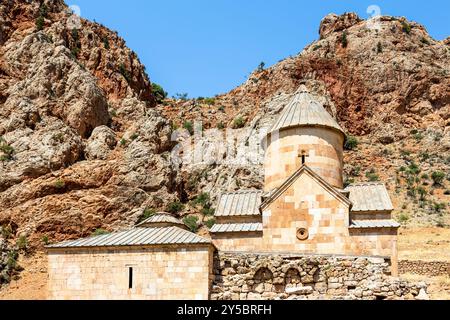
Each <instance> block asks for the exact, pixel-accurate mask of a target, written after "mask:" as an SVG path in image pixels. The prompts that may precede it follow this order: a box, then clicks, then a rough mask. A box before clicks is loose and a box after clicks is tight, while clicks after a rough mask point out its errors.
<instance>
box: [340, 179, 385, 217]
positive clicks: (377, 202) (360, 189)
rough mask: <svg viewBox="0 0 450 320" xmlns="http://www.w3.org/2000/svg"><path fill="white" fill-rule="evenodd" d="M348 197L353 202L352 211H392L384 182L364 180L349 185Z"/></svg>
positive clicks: (347, 189)
mask: <svg viewBox="0 0 450 320" xmlns="http://www.w3.org/2000/svg"><path fill="white" fill-rule="evenodd" d="M345 191H347V192H349V193H350V195H349V199H350V201H351V202H352V203H353V207H352V210H351V211H352V212H370V211H392V210H394V206H393V205H392V202H391V198H390V197H389V193H388V192H387V190H386V186H385V185H384V183H379V182H366V183H357V184H351V185H349V186H348V187H347V188H346V189H345Z"/></svg>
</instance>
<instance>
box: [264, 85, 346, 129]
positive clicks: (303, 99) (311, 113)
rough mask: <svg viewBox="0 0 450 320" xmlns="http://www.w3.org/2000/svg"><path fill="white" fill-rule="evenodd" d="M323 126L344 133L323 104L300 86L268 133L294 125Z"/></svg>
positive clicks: (293, 126)
mask: <svg viewBox="0 0 450 320" xmlns="http://www.w3.org/2000/svg"><path fill="white" fill-rule="evenodd" d="M306 126H310V127H325V128H330V129H333V130H336V131H338V132H340V133H342V134H343V135H345V133H344V130H343V129H342V128H341V126H340V125H339V124H338V123H337V122H336V120H335V119H334V118H333V117H332V116H331V115H330V114H329V113H328V112H327V111H326V110H325V108H324V107H323V105H322V104H321V103H320V102H319V101H317V99H316V98H315V97H314V96H313V95H312V94H310V93H309V92H308V91H307V89H306V87H304V86H303V87H301V88H300V89H299V90H298V91H297V93H296V94H295V96H294V98H293V99H292V100H291V101H290V102H289V103H288V104H287V106H286V107H285V108H284V110H283V111H282V113H281V115H280V116H279V117H278V119H277V120H276V122H275V123H274V124H273V126H272V128H271V129H270V130H269V132H268V135H270V134H272V133H273V132H276V131H281V130H284V129H289V128H296V127H306Z"/></svg>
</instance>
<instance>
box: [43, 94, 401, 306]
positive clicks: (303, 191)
mask: <svg viewBox="0 0 450 320" xmlns="http://www.w3.org/2000/svg"><path fill="white" fill-rule="evenodd" d="M344 142H345V133H344V131H343V129H342V128H341V127H340V126H339V124H338V123H337V122H336V121H335V120H334V119H333V117H332V116H331V115H330V114H329V113H328V112H327V111H326V110H325V108H324V107H323V106H322V105H321V104H320V103H319V102H318V101H317V99H316V98H315V97H314V96H313V95H312V94H310V93H309V92H307V91H306V89H303V88H301V89H300V90H299V91H298V92H297V93H296V94H295V96H294V97H293V99H292V100H291V101H290V102H289V103H288V105H287V106H286V107H285V108H284V110H283V111H282V113H281V115H280V116H279V118H278V119H277V120H276V122H275V123H274V124H273V126H272V128H271V129H270V130H269V132H268V134H267V136H266V137H265V139H264V141H263V144H264V145H265V146H266V156H265V186H264V190H241V191H237V192H231V193H223V194H222V195H221V196H220V198H219V200H218V204H217V208H216V213H215V217H216V221H217V223H216V224H215V225H214V226H213V227H212V228H211V230H210V233H211V237H212V239H211V240H210V239H206V238H203V237H200V236H198V235H196V234H193V233H192V232H190V231H189V230H188V229H187V228H186V226H185V225H184V224H183V223H182V222H181V221H179V220H177V219H175V218H174V217H172V216H170V215H168V214H166V213H160V214H157V215H155V216H153V217H151V218H149V219H148V220H146V221H144V222H143V223H141V224H139V225H137V226H136V228H134V229H132V230H129V231H125V232H119V233H114V234H109V235H103V236H98V237H92V238H88V239H82V240H76V241H69V242H63V243H60V244H56V245H52V246H49V247H48V248H47V249H48V256H49V294H50V298H53V299H208V298H209V294H210V285H211V281H212V268H213V253H214V252H215V251H216V250H219V251H223V252H260V253H289V254H291V253H294V254H318V255H343V256H378V257H388V258H389V259H390V261H391V272H392V274H394V275H396V274H397V234H398V228H399V227H400V225H399V224H398V223H396V222H395V221H394V220H392V217H391V213H392V211H393V206H392V203H391V200H390V198H389V195H388V192H387V190H386V187H385V185H384V184H382V183H360V184H353V185H350V186H348V187H346V188H344V185H343V146H344Z"/></svg>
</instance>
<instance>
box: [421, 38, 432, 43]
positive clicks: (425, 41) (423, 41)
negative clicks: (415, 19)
mask: <svg viewBox="0 0 450 320" xmlns="http://www.w3.org/2000/svg"><path fill="white" fill-rule="evenodd" d="M420 42H422V43H423V44H426V45H429V44H430V41H428V39H427V38H425V37H422V39H420Z"/></svg>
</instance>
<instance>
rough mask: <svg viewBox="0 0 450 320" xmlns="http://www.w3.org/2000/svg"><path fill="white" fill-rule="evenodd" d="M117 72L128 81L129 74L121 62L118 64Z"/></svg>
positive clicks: (129, 78) (129, 79)
mask: <svg viewBox="0 0 450 320" xmlns="http://www.w3.org/2000/svg"><path fill="white" fill-rule="evenodd" d="M119 73H120V74H121V75H122V76H123V77H124V78H125V80H127V82H128V83H129V82H130V81H131V74H130V72H129V71H128V70H127V68H126V67H125V65H124V64H123V63H122V64H121V65H120V66H119Z"/></svg>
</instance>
